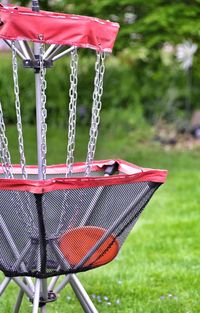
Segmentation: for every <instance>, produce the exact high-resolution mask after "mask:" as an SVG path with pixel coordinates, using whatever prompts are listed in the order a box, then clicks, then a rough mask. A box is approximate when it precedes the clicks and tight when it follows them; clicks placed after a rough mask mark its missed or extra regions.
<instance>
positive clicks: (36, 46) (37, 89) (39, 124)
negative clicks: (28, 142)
mask: <svg viewBox="0 0 200 313" xmlns="http://www.w3.org/2000/svg"><path fill="white" fill-rule="evenodd" d="M34 53H35V55H36V56H37V55H39V54H40V43H35V44H34ZM35 96H36V128H37V160H38V179H42V178H43V175H42V149H41V147H42V131H41V130H42V117H41V95H40V73H38V72H37V71H36V72H35Z"/></svg>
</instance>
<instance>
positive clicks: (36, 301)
mask: <svg viewBox="0 0 200 313" xmlns="http://www.w3.org/2000/svg"><path fill="white" fill-rule="evenodd" d="M40 288H41V281H40V279H39V278H37V279H36V283H35V293H34V298H33V310H32V313H38V310H39V302H40Z"/></svg>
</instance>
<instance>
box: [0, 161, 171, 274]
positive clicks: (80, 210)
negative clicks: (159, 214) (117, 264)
mask: <svg viewBox="0 0 200 313" xmlns="http://www.w3.org/2000/svg"><path fill="white" fill-rule="evenodd" d="M102 164H103V163H102ZM102 164H101V163H100V164H99V165H97V164H96V165H94V167H93V176H92V177H89V178H86V177H84V176H81V173H82V172H81V166H80V165H78V166H77V170H76V171H75V172H76V174H75V177H72V178H61V177H60V178H59V177H58V176H61V175H62V167H56V166H55V167H53V168H52V167H50V168H49V170H48V171H47V173H49V174H48V175H49V176H50V177H51V178H49V179H47V180H46V181H37V180H34V177H36V174H35V169H34V168H30V174H32V178H33V179H32V180H27V181H26V180H21V179H20V177H19V179H12V180H10V179H1V180H0V230H1V231H0V245H1V249H0V269H1V270H2V271H3V272H4V274H5V275H6V276H11V277H13V276H33V277H38V278H45V277H50V276H54V275H60V274H67V273H77V272H81V271H86V270H89V269H92V268H95V267H98V266H101V265H103V264H106V263H108V262H110V261H111V260H112V259H114V257H115V256H116V255H117V253H118V251H119V249H120V248H121V246H122V244H123V242H124V240H125V239H126V237H127V235H128V233H129V232H130V231H131V229H132V227H133V226H134V224H135V223H136V221H137V219H138V217H139V215H140V214H141V212H142V211H143V209H144V207H145V205H146V204H147V202H148V201H149V200H150V198H151V196H152V195H153V193H154V192H155V191H156V189H157V188H158V187H159V186H160V185H161V184H162V182H163V181H164V179H165V176H166V171H158V170H145V171H144V169H142V168H138V167H134V166H133V165H130V164H128V163H125V162H124V163H123V162H122V161H121V163H120V162H119V172H118V174H116V175H113V176H110V177H103V176H102V175H103V165H102ZM75 168H76V167H75ZM56 176H57V177H56Z"/></svg>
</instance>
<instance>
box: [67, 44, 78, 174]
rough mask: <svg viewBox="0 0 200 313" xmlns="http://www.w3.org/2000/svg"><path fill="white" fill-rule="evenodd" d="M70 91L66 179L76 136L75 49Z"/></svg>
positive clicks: (76, 66)
mask: <svg viewBox="0 0 200 313" xmlns="http://www.w3.org/2000/svg"><path fill="white" fill-rule="evenodd" d="M70 68H71V73H70V89H69V97H70V102H69V125H68V145H67V160H66V164H67V172H66V177H69V176H71V175H72V170H73V163H74V149H75V136H76V105H77V83H78V77H77V73H78V54H77V48H74V50H72V51H71V60H70Z"/></svg>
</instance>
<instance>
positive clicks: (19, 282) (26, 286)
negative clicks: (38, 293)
mask: <svg viewBox="0 0 200 313" xmlns="http://www.w3.org/2000/svg"><path fill="white" fill-rule="evenodd" d="M25 279H26V277H24V280H25ZM13 280H14V281H15V283H16V284H17V285H18V286H19V287H20V288H21V289H23V290H24V292H25V293H26V294H27V296H28V297H29V298H30V299H32V298H33V292H32V290H31V289H30V288H29V287H28V285H26V284H25V283H24V282H23V281H22V280H21V279H19V277H13Z"/></svg>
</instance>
